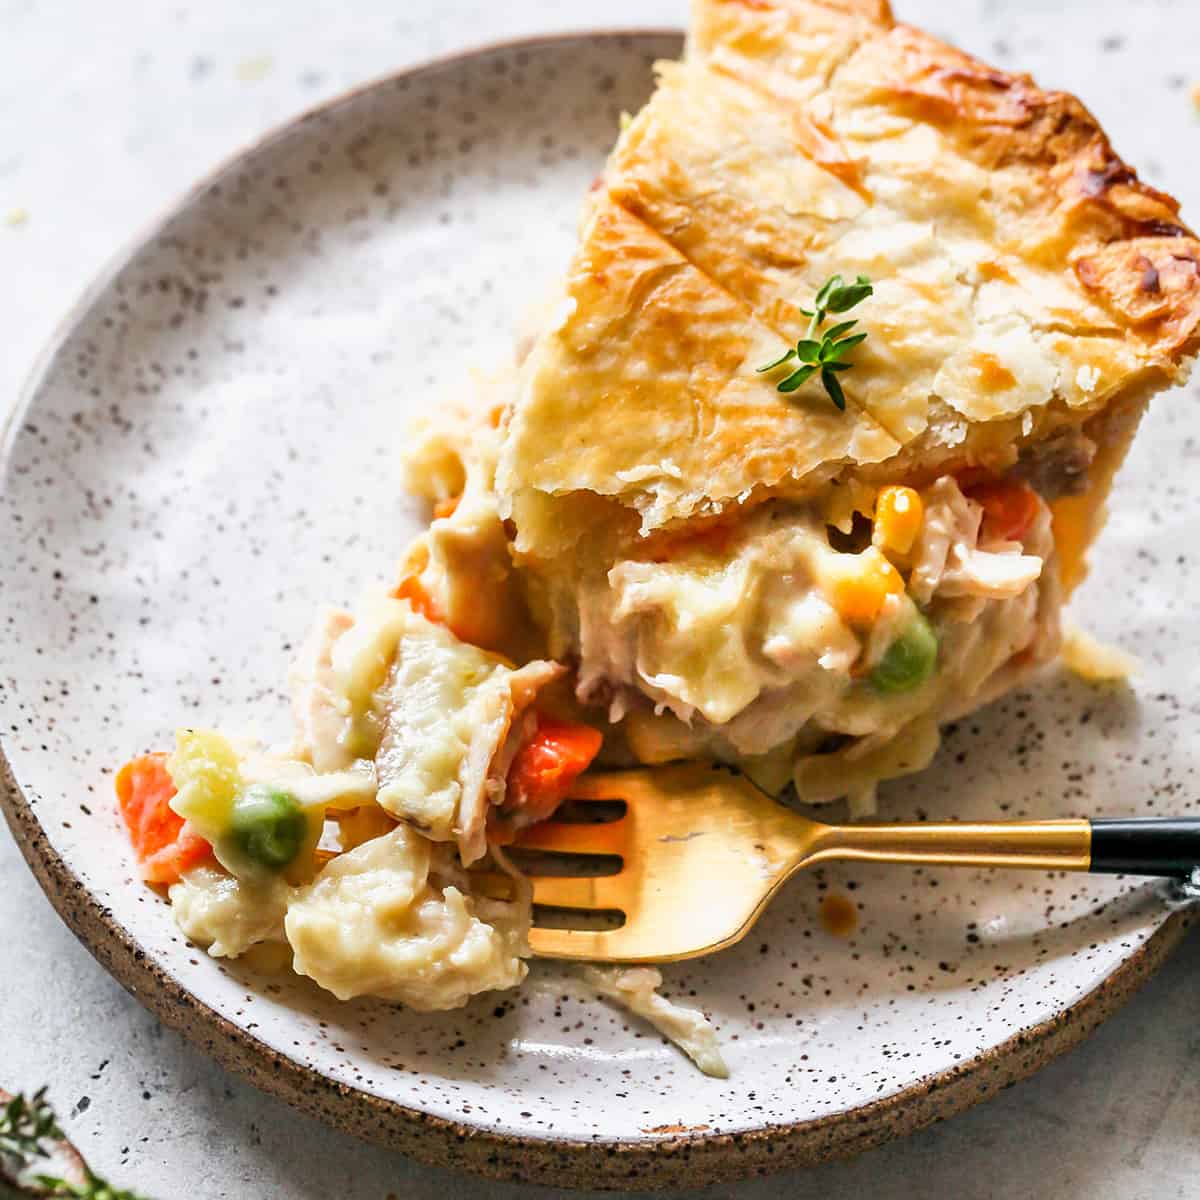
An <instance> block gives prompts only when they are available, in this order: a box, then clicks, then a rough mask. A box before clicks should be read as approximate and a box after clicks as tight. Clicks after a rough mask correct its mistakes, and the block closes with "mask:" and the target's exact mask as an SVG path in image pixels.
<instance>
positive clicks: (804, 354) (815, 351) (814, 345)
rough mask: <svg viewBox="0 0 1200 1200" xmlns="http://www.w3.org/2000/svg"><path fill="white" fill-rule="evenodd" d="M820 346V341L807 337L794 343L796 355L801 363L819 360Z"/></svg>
mask: <svg viewBox="0 0 1200 1200" xmlns="http://www.w3.org/2000/svg"><path fill="white" fill-rule="evenodd" d="M821 346H822V343H821V342H814V341H812V340H811V339H809V338H801V339H800V340H799V341H798V342H797V343H796V357H797V358H798V359H799V360H800V361H801V362H803V363H815V362H820V361H821Z"/></svg>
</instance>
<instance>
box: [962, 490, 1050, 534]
mask: <svg viewBox="0 0 1200 1200" xmlns="http://www.w3.org/2000/svg"><path fill="white" fill-rule="evenodd" d="M965 494H966V495H967V496H968V497H970V499H972V500H974V501H975V503H976V504H980V505H982V506H983V525H984V531H985V532H986V533H987V534H988V535H989V536H990V537H994V538H1000V539H1002V540H1003V541H1006V542H1016V541H1020V539H1021V535H1022V534H1023V533H1024V532H1025V531H1026V530H1027V529H1028V528H1029V526H1030V525H1032V524H1033V522H1034V519H1035V518H1036V517H1037V515H1038V507H1039V501H1038V496H1037V492H1035V491H1034V490H1033V488H1031V487H1030V486H1029V484H1027V483H1023V482H1021V481H1020V480H1016V479H1000V480H997V481H996V482H995V483H985V484H981V485H979V486H978V487H973V488H969V489H967V490H966V493H965Z"/></svg>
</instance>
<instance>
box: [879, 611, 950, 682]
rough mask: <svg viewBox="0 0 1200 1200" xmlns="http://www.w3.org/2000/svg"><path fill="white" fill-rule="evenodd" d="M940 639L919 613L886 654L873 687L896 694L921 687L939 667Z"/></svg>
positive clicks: (880, 663)
mask: <svg viewBox="0 0 1200 1200" xmlns="http://www.w3.org/2000/svg"><path fill="white" fill-rule="evenodd" d="M937 656H938V639H937V634H936V633H934V632H933V626H932V625H930V624H929V622H928V621H927V620H926V619H925V618H924V617H923V616H922V615H921V614H920V613H917V614H916V615H915V616H914V617H913V619H912V621H911V622H910V623H909V625H908V626H907V627H906V628H905V630H904V632H903V633H901V634H900V636H899V637H898V638H896V640H895V641H894V642H892V644H891V645H890V646H889V647H888V648H887V650H885V651H884V655H883V657H882V658H881V659H880V660H879V663H878V665H877V666H876V667H875V670H873V671H872V672H871V685H872V686H873V687H874V688H875V690H876V691H880V692H885V693H887V694H888V695H894V694H896V693H899V692H911V691H912V690H913V688H916V687H920V686H921V684H923V683H924V682H925V680H927V679H928V678H929V677H930V676H931V675H932V674H933V672H934V670H935V669H936V668H937Z"/></svg>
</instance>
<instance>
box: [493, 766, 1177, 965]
mask: <svg viewBox="0 0 1200 1200" xmlns="http://www.w3.org/2000/svg"><path fill="white" fill-rule="evenodd" d="M570 798H571V800H574V801H582V802H584V805H585V807H584V809H583V811H584V812H586V811H587V810H586V805H587V804H588V803H591V802H595V801H614V800H620V801H623V802H624V804H625V811H624V814H623V815H622V816H620V817H619V818H618V819H616V820H612V821H608V822H604V823H583V822H573V821H566V820H551V821H547V822H544V823H542V824H540V825H535V826H532V827H531V828H530V829H528V830H526V831H525V832H524V833H523V834H522V835H521V836H520V837H519V838H518V840H517V842H516V847H518V848H520V849H521V850H526V851H548V852H550V853H552V854H555V855H609V856H614V857H617V858H619V859H620V860H621V866H620V869H619V870H618V871H617V872H616V873H615V874H610V875H601V876H599V877H587V876H583V875H579V874H576V875H545V874H536V873H535V874H533V876H532V882H533V900H534V904H535V905H543V906H546V907H549V908H554V909H560V910H568V916H578V917H583V916H585V915H586V914H587V913H589V912H592V913H595V912H603V913H617V914H621V915H622V916H623V917H624V923H623V924H622V925H621V926H620V928H616V929H595V928H592V929H578V928H564V929H560V928H546V927H544V926H535V928H534V929H533V930H532V932H531V934H530V939H529V940H530V945H531V947H532V949H533V952H534V953H535V954H538V955H542V956H545V957H548V958H568V959H588V960H591V961H609V962H623V963H638V962H642V963H646V962H668V961H674V960H677V959H684V958H694V957H696V956H697V955H700V954H709V953H711V952H713V951H714V950H721V949H723V948H724V947H726V946H732V945H733V944H734V943H735V942H737V941H740V940H741V939H742V938H743V937H745V936H746V934H747V933H748V932H749V931H750V929H751V927H752V926H753V924H754V922H755V921H756V920H757V919H758V917H759V916H760V915H761V914H762V911H763V909H764V908H765V907H766V906H767V903H768V901H769V900H770V899H771V897H772V896H773V895H774V894H775V893H776V892H777V891H778V890H779V888H780V887H781V886H782V885H783V883H784V882H786V881H787V880H788V879H789V878H790V877H791V876H792V875H794V874H795V873H796V872H797V871H799V870H800V869H801V868H803V867H809V866H813V865H814V864H816V863H822V862H829V861H831V860H833V859H841V860H849V861H854V862H891V863H913V864H921V865H927V866H967V867H1025V868H1032V869H1035V870H1055V871H1094V872H1103V873H1117V872H1120V873H1126V874H1135V875H1136V874H1146V875H1169V876H1185V875H1187V874H1189V872H1190V871H1191V869H1192V867H1193V865H1194V864H1196V863H1197V862H1200V819H1197V818H1182V819H1162V818H1153V819H1131V820H1105V821H1088V820H1065V821H988V822H981V823H967V822H948V823H942V824H935V823H932V822H928V823H927V822H921V823H918V824H872V825H840V826H839V825H823V824H820V823H819V822H817V821H811V820H809V819H808V818H806V817H802V816H800V815H799V814H798V813H796V812H793V811H792V810H790V809H788V808H785V807H784V806H783V805H781V804H779V803H777V802H776V801H774V800H772V799H771V798H770V797H768V796H766V795H764V794H763V793H762V792H760V791H759V790H758V789H757V788H756V787H755V786H754V785H753V784H751V783H750V782H749V780H747V779H745V778H744V777H743V776H740V775H736V774H734V773H733V772H731V771H729V770H727V769H724V768H720V767H712V766H704V765H700V764H683V765H679V766H670V767H657V768H654V769H639V770H632V771H618V772H610V773H605V774H596V775H590V776H584V777H583V778H582V779H580V780H579V781H578V783H577V784H576V786H575V787H574V789H573V790H572V792H571V797H570ZM575 861H576V862H577V863H578V862H579V860H578V859H576V860H575ZM570 863H571V860H570V859H564V860H563V865H567V866H569V865H570ZM491 878H493V879H495V878H496V877H495V876H492V877H491Z"/></svg>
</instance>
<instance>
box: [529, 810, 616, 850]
mask: <svg viewBox="0 0 1200 1200" xmlns="http://www.w3.org/2000/svg"><path fill="white" fill-rule="evenodd" d="M628 835H629V824H628V822H627V821H626V820H625V818H624V817H622V818H621V819H620V820H619V821H607V822H605V823H604V824H602V825H578V824H569V823H567V822H565V821H543V822H541V824H538V825H531V826H530V827H529V828H528V829H527V830H525V831H524V832H523V833H522V834H521V835H520V837H518V838H517V840H516V842H515V843H514V845H516V846H517V847H519V848H520V849H522V850H549V851H553V852H556V853H559V854H616V855H619V856H623V855H624V853H625V848H626V846H627V845H628Z"/></svg>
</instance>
